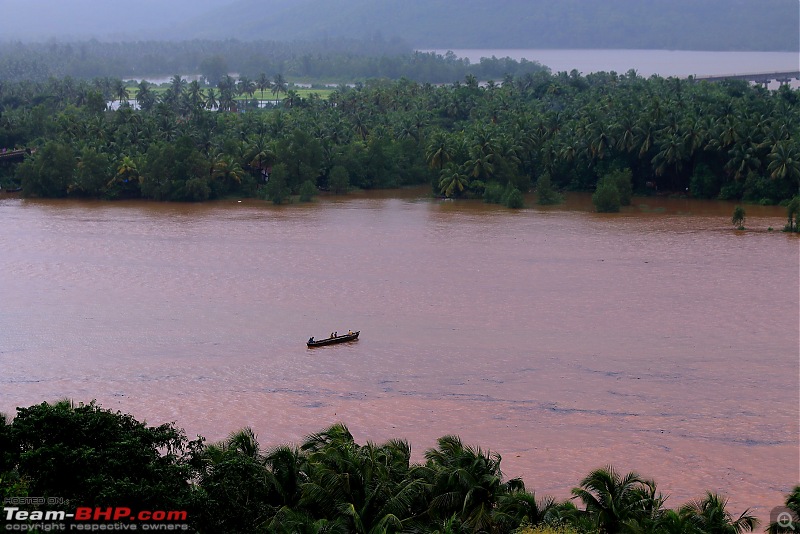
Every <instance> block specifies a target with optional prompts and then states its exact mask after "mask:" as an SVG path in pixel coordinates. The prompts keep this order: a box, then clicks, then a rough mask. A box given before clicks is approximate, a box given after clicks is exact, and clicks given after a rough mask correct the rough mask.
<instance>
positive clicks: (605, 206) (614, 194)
mask: <svg viewBox="0 0 800 534" xmlns="http://www.w3.org/2000/svg"><path fill="white" fill-rule="evenodd" d="M592 204H594V209H596V210H597V211H598V212H599V213H616V212H618V211H619V208H620V204H621V203H620V200H619V191H618V190H617V188H616V186H615V185H614V184H612V183H611V182H609V181H607V180H606V179H605V178H603V179H601V180H600V181H599V182H598V183H597V189H596V190H595V192H594V194H593V195H592Z"/></svg>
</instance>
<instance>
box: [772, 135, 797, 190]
mask: <svg viewBox="0 0 800 534" xmlns="http://www.w3.org/2000/svg"><path fill="white" fill-rule="evenodd" d="M767 157H768V158H769V165H767V170H768V171H769V173H770V178H773V179H784V178H788V179H795V180H797V182H798V186H800V150H798V149H797V145H795V144H792V143H791V142H790V141H781V142H779V143H776V144H775V146H773V147H772V151H771V152H770V153H769V155H768V156H767Z"/></svg>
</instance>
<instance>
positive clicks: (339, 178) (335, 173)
mask: <svg viewBox="0 0 800 534" xmlns="http://www.w3.org/2000/svg"><path fill="white" fill-rule="evenodd" d="M328 186H329V187H330V190H331V191H332V192H333V194H334V195H344V194H346V193H347V190H348V189H350V175H349V174H348V173H347V169H345V168H344V167H342V166H341V165H336V166H335V167H334V168H332V169H331V174H330V179H329V180H328Z"/></svg>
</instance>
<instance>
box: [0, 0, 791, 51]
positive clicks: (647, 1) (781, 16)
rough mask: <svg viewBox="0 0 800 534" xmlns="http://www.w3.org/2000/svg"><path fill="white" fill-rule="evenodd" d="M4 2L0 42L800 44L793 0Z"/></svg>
mask: <svg viewBox="0 0 800 534" xmlns="http://www.w3.org/2000/svg"><path fill="white" fill-rule="evenodd" d="M0 13H2V15H1V16H0V42H2V41H9V40H23V41H30V40H38V41H47V40H49V39H54V38H55V39H59V40H61V41H64V40H72V41H76V40H85V39H90V38H96V39H99V40H101V41H137V40H192V39H213V40H227V39H238V40H243V41H250V40H278V41H297V40H304V41H308V40H312V41H318V40H321V39H324V38H338V37H348V38H356V39H358V38H360V37H368V38H369V40H371V41H373V42H375V41H376V37H378V38H379V39H382V40H385V41H387V42H389V41H396V42H400V41H402V42H403V43H405V44H406V45H407V49H409V50H410V49H411V48H418V49H422V48H443V49H448V48H449V49H456V48H492V49H500V48H640V49H678V50H765V51H771V50H776V51H777V50H781V51H790V50H800V30H798V28H800V3H799V2H798V0H605V1H603V2H598V1H595V0H491V1H487V0H169V1H167V2H165V1H163V0H136V1H135V2H129V1H126V0H0Z"/></svg>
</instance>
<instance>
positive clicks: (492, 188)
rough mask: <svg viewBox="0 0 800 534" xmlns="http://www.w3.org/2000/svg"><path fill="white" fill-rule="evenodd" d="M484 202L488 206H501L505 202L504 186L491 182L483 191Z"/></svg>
mask: <svg viewBox="0 0 800 534" xmlns="http://www.w3.org/2000/svg"><path fill="white" fill-rule="evenodd" d="M483 201H484V202H486V203H487V204H500V203H502V202H503V186H502V185H500V184H498V183H497V182H489V183H488V184H486V188H485V189H484V190H483Z"/></svg>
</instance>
